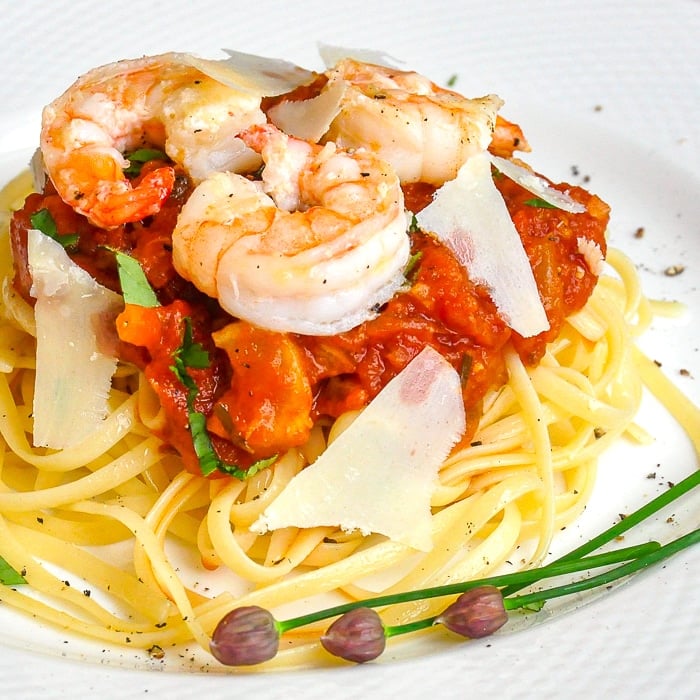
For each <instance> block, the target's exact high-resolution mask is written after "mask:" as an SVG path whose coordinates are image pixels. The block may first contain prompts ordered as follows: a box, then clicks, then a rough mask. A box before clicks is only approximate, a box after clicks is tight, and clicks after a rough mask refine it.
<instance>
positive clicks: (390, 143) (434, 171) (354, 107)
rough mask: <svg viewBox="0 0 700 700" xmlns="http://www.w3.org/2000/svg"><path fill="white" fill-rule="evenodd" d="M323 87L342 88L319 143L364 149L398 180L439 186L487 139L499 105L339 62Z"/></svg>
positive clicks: (413, 76) (397, 73)
mask: <svg viewBox="0 0 700 700" xmlns="http://www.w3.org/2000/svg"><path fill="white" fill-rule="evenodd" d="M326 75H327V77H328V83H327V86H326V88H325V89H326V90H330V89H333V87H334V86H337V85H338V84H339V83H340V84H341V85H343V86H344V92H343V96H342V98H341V100H340V104H339V111H338V114H337V115H336V116H335V118H334V119H333V121H332V122H331V125H330V128H329V129H328V131H327V133H326V134H325V135H324V139H326V140H330V141H334V142H335V143H336V144H338V145H339V146H342V147H344V148H357V147H361V146H365V147H367V148H370V149H371V150H373V151H374V152H376V153H377V154H378V155H379V156H380V157H381V158H383V159H384V160H387V161H388V162H389V163H391V165H393V166H394V168H395V169H396V171H397V173H398V174H399V177H400V179H401V182H402V183H413V182H426V183H429V184H431V185H436V186H440V185H442V184H443V183H444V182H446V181H447V180H451V179H453V178H454V177H455V176H456V175H457V171H458V170H459V168H460V167H461V166H462V165H463V164H464V163H465V162H466V160H467V159H468V158H469V157H470V156H472V155H474V154H475V153H479V152H481V151H483V150H485V149H486V148H487V147H488V145H489V142H490V141H491V138H492V134H493V130H494V126H495V122H496V115H497V112H498V110H499V109H500V107H501V105H502V104H503V102H502V100H501V99H500V98H499V97H498V96H497V95H486V96H484V97H480V98H477V99H468V98H466V97H463V96H462V95H460V94H458V93H456V92H453V91H452V90H447V89H444V88H440V87H439V86H437V85H436V84H435V83H433V82H432V81H430V80H429V79H428V78H425V77H424V76H422V75H419V74H418V73H414V72H410V71H401V70H397V69H395V68H388V67H386V66H379V65H374V64H370V63H362V62H360V61H356V60H354V59H351V58H346V59H343V60H341V61H339V62H338V63H337V64H336V65H335V66H334V67H333V68H331V69H329V70H328V71H327V72H326Z"/></svg>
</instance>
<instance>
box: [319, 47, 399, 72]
mask: <svg viewBox="0 0 700 700" xmlns="http://www.w3.org/2000/svg"><path fill="white" fill-rule="evenodd" d="M318 53H319V54H320V56H321V60H322V61H323V63H324V64H325V66H326V68H332V67H333V66H334V65H335V64H336V63H338V61H342V60H343V59H344V58H352V59H355V60H356V61H362V62H363V63H373V64H374V65H375V66H387V67H388V68H399V67H400V65H401V64H402V63H403V61H399V60H398V59H397V58H394V57H393V56H390V55H389V54H388V53H385V52H384V51H377V50H376V49H358V48H347V47H345V46H334V45H333V44H324V43H323V42H319V44H318Z"/></svg>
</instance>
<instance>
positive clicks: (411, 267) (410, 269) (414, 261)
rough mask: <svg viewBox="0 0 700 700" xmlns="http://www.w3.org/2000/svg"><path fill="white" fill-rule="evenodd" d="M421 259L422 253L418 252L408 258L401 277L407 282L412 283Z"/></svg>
mask: <svg viewBox="0 0 700 700" xmlns="http://www.w3.org/2000/svg"><path fill="white" fill-rule="evenodd" d="M422 257H423V253H422V252H421V251H418V252H417V253H413V255H411V256H410V257H409V258H408V262H407V263H406V267H405V268H404V271H403V275H404V277H405V278H406V279H407V280H408V282H411V283H413V280H414V279H415V276H416V273H417V272H418V266H419V264H420V261H421V258H422Z"/></svg>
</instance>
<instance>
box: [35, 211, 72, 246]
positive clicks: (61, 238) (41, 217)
mask: <svg viewBox="0 0 700 700" xmlns="http://www.w3.org/2000/svg"><path fill="white" fill-rule="evenodd" d="M29 220H30V221H31V224H32V226H33V227H34V228H35V229H36V230H37V231H41V233H43V234H44V235H45V236H48V237H49V238H52V239H53V240H54V241H56V242H57V243H60V244H61V245H62V246H63V247H64V248H73V247H75V246H76V245H77V244H78V241H79V240H80V236H79V235H78V234H77V233H66V234H63V235H61V234H60V233H59V232H58V229H57V227H56V222H55V221H54V218H53V216H51V212H50V211H49V210H48V209H39V210H38V211H36V212H34V213H33V214H32V215H31V216H30V217H29Z"/></svg>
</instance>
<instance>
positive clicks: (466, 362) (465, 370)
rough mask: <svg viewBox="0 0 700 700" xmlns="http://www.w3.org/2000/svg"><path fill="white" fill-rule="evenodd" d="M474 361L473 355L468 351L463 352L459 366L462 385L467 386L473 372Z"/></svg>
mask: <svg viewBox="0 0 700 700" xmlns="http://www.w3.org/2000/svg"><path fill="white" fill-rule="evenodd" d="M472 363H473V360H472V356H471V355H468V354H467V353H466V352H465V353H462V364H461V366H460V368H459V381H460V384H461V385H462V387H465V386H466V385H467V382H468V381H469V375H470V374H471V372H472Z"/></svg>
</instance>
